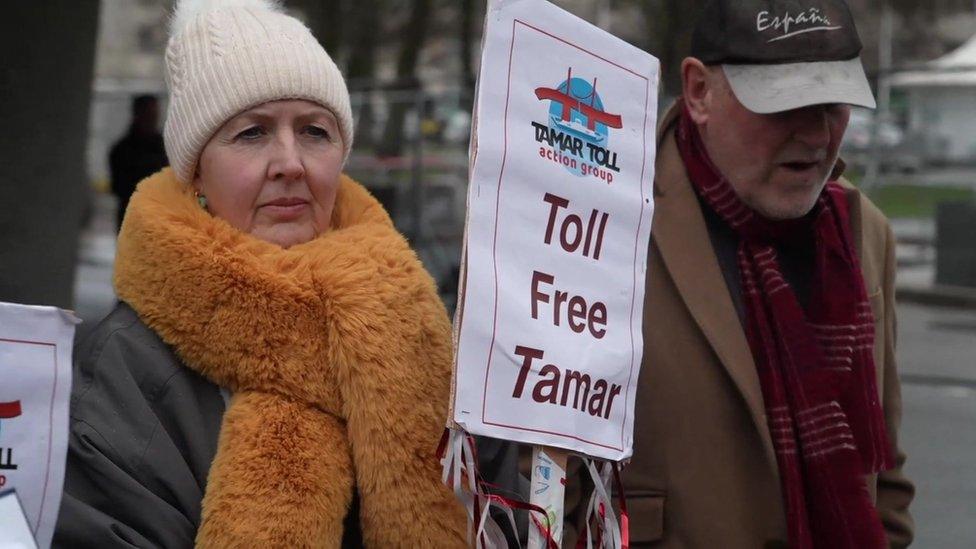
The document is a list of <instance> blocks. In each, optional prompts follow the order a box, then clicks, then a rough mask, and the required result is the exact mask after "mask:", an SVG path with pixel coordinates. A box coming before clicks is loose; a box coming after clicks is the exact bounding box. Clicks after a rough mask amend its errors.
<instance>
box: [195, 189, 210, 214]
mask: <svg viewBox="0 0 976 549" xmlns="http://www.w3.org/2000/svg"><path fill="white" fill-rule="evenodd" d="M193 196H195V197H197V204H199V205H200V207H201V208H203V209H204V210H206V209H207V197H206V196H204V195H202V194H200V191H193Z"/></svg>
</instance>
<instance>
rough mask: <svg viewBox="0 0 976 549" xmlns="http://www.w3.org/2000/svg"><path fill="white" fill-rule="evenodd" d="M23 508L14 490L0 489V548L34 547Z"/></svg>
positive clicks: (18, 548)
mask: <svg viewBox="0 0 976 549" xmlns="http://www.w3.org/2000/svg"><path fill="white" fill-rule="evenodd" d="M36 547H37V544H36V543H35V542H34V535H33V534H32V533H31V528H30V525H29V524H27V517H25V516H24V508H23V507H22V506H21V505H20V500H19V499H18V498H17V491H16V490H7V491H2V490H0V549H35V548H36Z"/></svg>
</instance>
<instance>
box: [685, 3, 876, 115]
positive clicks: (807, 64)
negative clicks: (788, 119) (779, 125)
mask: <svg viewBox="0 0 976 549" xmlns="http://www.w3.org/2000/svg"><path fill="white" fill-rule="evenodd" d="M691 55H692V56H693V57H696V58H698V59H699V60H701V61H702V62H703V63H705V64H706V65H721V66H722V69H723V71H724V72H725V75H726V77H727V78H728V80H729V84H731V86H732V91H733V92H734V93H735V96H736V98H737V99H738V100H739V102H740V103H742V104H743V105H744V106H745V107H746V108H747V109H749V110H751V111H753V112H757V113H761V114H767V113H774V112H782V111H788V110H792V109H797V108H801V107H806V106H809V105H819V104H825V103H846V104H851V105H859V106H862V107H867V108H871V109H873V108H875V107H876V104H875V101H874V95H873V94H872V93H871V86H870V85H869V84H868V79H867V76H866V75H865V74H864V67H863V65H862V64H861V57H860V55H861V39H860V38H859V37H858V34H857V28H856V27H855V26H854V17H853V16H852V15H851V10H850V8H848V6H847V3H846V2H844V0H710V1H709V2H708V3H707V4H706V5H705V8H704V10H703V11H702V14H701V17H700V18H699V20H698V25H697V26H696V27H695V32H694V35H693V37H692V44H691Z"/></svg>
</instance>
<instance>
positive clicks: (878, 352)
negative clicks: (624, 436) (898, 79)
mask: <svg viewBox="0 0 976 549" xmlns="http://www.w3.org/2000/svg"><path fill="white" fill-rule="evenodd" d="M860 50H861V43H860V40H859V38H858V35H857V31H856V29H855V27H854V22H853V19H852V16H851V14H850V11H849V9H848V7H847V5H846V4H845V3H844V2H843V1H842V0H792V1H787V0H717V1H712V2H710V3H709V4H708V5H707V6H706V7H705V8H704V12H703V14H702V17H701V20H700V22H699V24H698V26H697V28H696V30H695V33H694V38H693V45H692V56H691V57H689V58H687V59H685V60H684V62H683V64H682V67H681V68H682V81H683V87H684V95H683V98H682V99H679V100H678V101H677V103H676V104H675V105H674V106H673V107H672V108H671V109H670V111H669V112H668V113H667V114H666V115H665V116H664V117H663V119H662V121H661V123H660V125H659V135H658V152H657V154H658V157H657V172H656V180H655V197H656V198H655V200H656V201H657V202H656V212H655V217H654V225H653V229H652V242H651V245H650V253H649V259H648V274H647V287H646V301H645V304H644V311H645V321H644V364H643V366H642V369H641V377H640V380H639V387H638V392H637V410H636V418H637V420H636V428H635V447H634V457H633V461H632V462H631V464H630V465H629V466H628V467H627V468H626V469H625V470H624V475H623V478H624V485H625V491H626V494H627V505H628V511H629V515H630V528H631V532H630V534H631V540H632V545H633V546H640V545H642V544H648V543H654V547H691V548H712V547H723V548H750V549H754V548H762V547H787V546H788V547H792V548H794V549H804V548H825V549H826V548H830V549H837V548H877V547H888V546H892V547H903V546H906V545H908V544H909V543H910V542H911V540H912V527H913V526H912V520H911V517H910V516H909V514H908V505H909V503H910V502H911V499H912V496H913V491H914V490H913V487H912V484H911V483H910V482H909V481H908V480H907V479H906V478H905V476H904V475H903V474H902V464H903V463H904V461H905V455H904V453H902V452H901V450H900V449H899V447H898V437H897V433H898V424H899V420H900V408H901V396H900V389H899V382H898V374H897V372H896V369H895V349H894V338H895V304H894V286H893V279H894V274H895V257H894V247H895V242H894V238H893V236H892V233H891V230H890V228H889V226H888V223H887V221H886V220H885V218H884V217H883V215H882V214H881V213H880V212H879V211H878V210H877V208H875V206H874V205H872V204H871V202H870V201H869V200H868V199H867V198H866V197H864V196H863V195H862V194H860V193H859V192H858V191H857V190H856V189H854V188H853V187H852V186H851V185H850V184H848V183H847V182H846V181H844V180H843V179H840V174H841V172H842V171H843V169H844V164H843V162H842V161H839V160H838V148H839V146H840V143H841V139H842V137H843V135H844V131H845V129H846V126H847V122H848V117H849V116H850V105H860V106H863V107H869V108H873V107H874V106H875V103H874V99H873V97H872V95H871V90H870V88H869V86H868V83H867V79H866V77H865V75H864V70H863V68H862V66H861V61H860V58H859V54H860Z"/></svg>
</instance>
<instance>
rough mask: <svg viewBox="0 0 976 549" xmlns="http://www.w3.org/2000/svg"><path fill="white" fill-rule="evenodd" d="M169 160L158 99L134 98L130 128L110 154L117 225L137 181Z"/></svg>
mask: <svg viewBox="0 0 976 549" xmlns="http://www.w3.org/2000/svg"><path fill="white" fill-rule="evenodd" d="M167 164H168V162H167V160H166V148H165V146H164V145H163V134H161V133H160V132H159V100H158V99H157V98H156V97H155V96H152V95H137V96H136V97H134V98H133V99H132V122H131V123H130V124H129V131H128V132H126V134H125V135H124V136H123V137H122V138H121V139H119V140H118V141H116V142H115V145H112V150H111V152H110V153H109V156H108V166H109V172H110V174H111V178H112V194H114V195H115V197H116V199H117V200H118V217H117V219H116V221H117V223H118V226H119V227H121V226H122V218H123V217H124V216H125V209H126V207H127V206H128V205H129V198H131V197H132V193H133V192H135V190H136V184H138V183H139V182H140V181H142V180H143V179H144V178H146V177H149V176H150V175H152V174H154V173H156V172H158V171H159V170H161V169H162V168H163V167H164V166H166V165H167Z"/></svg>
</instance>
